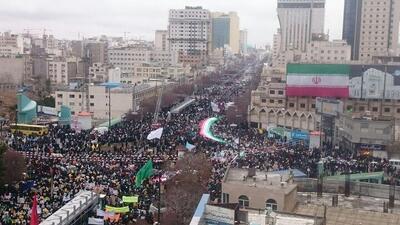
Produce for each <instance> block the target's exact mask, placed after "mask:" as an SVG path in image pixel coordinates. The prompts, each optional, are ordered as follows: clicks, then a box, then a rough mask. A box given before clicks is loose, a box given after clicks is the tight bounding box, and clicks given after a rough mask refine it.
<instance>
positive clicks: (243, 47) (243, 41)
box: [239, 29, 248, 55]
mask: <svg viewBox="0 0 400 225" xmlns="http://www.w3.org/2000/svg"><path fill="white" fill-rule="evenodd" d="M247 35H248V32H247V29H244V30H240V37H239V46H240V53H241V54H243V55H246V54H247V45H248V43H247Z"/></svg>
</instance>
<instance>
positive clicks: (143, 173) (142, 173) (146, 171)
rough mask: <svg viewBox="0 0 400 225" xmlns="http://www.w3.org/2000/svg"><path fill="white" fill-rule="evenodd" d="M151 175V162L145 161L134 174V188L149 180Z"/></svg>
mask: <svg viewBox="0 0 400 225" xmlns="http://www.w3.org/2000/svg"><path fill="white" fill-rule="evenodd" d="M152 175H153V162H152V161H151V160H149V161H147V162H146V164H144V166H143V167H142V168H140V170H139V172H138V173H137V174H136V179H135V186H136V187H140V186H142V184H143V181H144V180H146V179H148V178H150V177H151V176H152Z"/></svg>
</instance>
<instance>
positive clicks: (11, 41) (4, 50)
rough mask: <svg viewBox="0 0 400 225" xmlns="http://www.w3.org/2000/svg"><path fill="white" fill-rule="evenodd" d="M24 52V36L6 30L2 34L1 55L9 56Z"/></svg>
mask: <svg viewBox="0 0 400 225" xmlns="http://www.w3.org/2000/svg"><path fill="white" fill-rule="evenodd" d="M23 53H24V42H23V38H22V36H20V35H17V34H11V33H9V32H4V33H3V34H1V35H0V57H6V56H7V57H9V56H15V55H20V54H23Z"/></svg>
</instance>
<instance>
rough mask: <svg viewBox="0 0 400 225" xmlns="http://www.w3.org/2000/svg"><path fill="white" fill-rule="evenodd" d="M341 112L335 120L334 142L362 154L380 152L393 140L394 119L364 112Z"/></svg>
mask: <svg viewBox="0 0 400 225" xmlns="http://www.w3.org/2000/svg"><path fill="white" fill-rule="evenodd" d="M359 115H360V116H358V117H357V116H355V115H351V114H341V115H340V117H338V118H337V119H336V122H335V132H334V135H335V144H337V145H338V146H340V147H342V148H344V149H349V150H353V151H357V152H360V153H363V154H371V153H374V151H375V152H377V151H378V152H382V151H384V150H385V147H386V146H388V145H390V144H391V143H393V141H394V140H395V136H394V135H393V134H394V133H395V130H394V129H395V120H394V119H390V118H389V117H385V118H382V117H381V118H379V119H378V118H377V117H376V119H373V118H371V117H368V116H366V115H365V114H359Z"/></svg>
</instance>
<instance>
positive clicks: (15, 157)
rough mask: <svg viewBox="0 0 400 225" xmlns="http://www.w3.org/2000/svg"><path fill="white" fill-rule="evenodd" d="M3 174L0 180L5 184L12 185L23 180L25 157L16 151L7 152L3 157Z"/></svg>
mask: <svg viewBox="0 0 400 225" xmlns="http://www.w3.org/2000/svg"><path fill="white" fill-rule="evenodd" d="M3 165H4V174H3V177H2V180H3V182H4V183H5V184H13V183H15V182H18V181H21V180H22V179H23V173H25V172H26V162H25V157H24V156H23V155H21V154H20V153H18V152H16V151H11V150H8V151H6V152H5V153H4V156H3Z"/></svg>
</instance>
